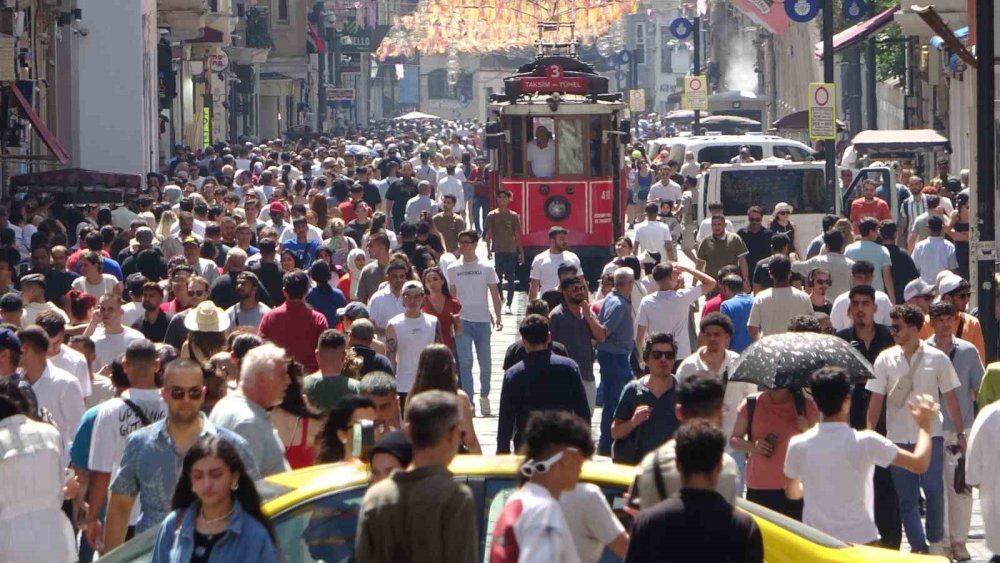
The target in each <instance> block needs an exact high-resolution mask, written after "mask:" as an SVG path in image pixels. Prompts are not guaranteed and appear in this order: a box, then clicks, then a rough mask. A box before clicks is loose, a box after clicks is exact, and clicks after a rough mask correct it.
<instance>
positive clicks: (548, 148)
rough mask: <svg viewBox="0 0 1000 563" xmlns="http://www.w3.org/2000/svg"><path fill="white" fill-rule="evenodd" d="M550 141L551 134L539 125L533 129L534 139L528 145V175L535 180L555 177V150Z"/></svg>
mask: <svg viewBox="0 0 1000 563" xmlns="http://www.w3.org/2000/svg"><path fill="white" fill-rule="evenodd" d="M551 140H552V133H550V132H549V130H548V129H546V128H545V126H544V125H539V126H538V127H536V128H535V139H534V140H533V141H532V142H530V143H528V173H529V174H530V175H531V176H534V177H535V178H548V177H550V176H555V175H556V148H555V146H553V145H552V143H551V142H550V141H551Z"/></svg>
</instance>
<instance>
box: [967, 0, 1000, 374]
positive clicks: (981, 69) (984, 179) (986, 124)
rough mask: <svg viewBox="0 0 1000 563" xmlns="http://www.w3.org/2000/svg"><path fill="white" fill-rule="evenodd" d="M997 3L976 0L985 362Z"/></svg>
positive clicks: (990, 356)
mask: <svg viewBox="0 0 1000 563" xmlns="http://www.w3.org/2000/svg"><path fill="white" fill-rule="evenodd" d="M993 2H994V0H976V60H977V65H976V121H975V123H976V182H975V184H976V186H975V189H976V191H975V197H973V198H972V201H971V209H970V211H971V212H972V216H973V217H974V218H975V220H974V221H973V222H972V225H971V227H972V233H971V234H972V248H971V250H972V253H971V259H972V264H971V265H970V266H971V267H974V268H976V272H977V274H978V280H977V283H976V286H975V287H974V288H973V290H974V291H976V297H977V300H976V303H977V305H978V306H979V322H980V324H981V325H982V327H983V341H984V342H985V343H986V360H987V361H989V362H993V361H996V360H997V345H998V341H997V324H996V323H997V319H996V309H995V304H996V289H995V287H994V285H995V282H994V279H993V277H994V274H995V272H996V246H995V244H996V223H995V221H996V215H995V204H996V191H995V187H994V186H995V185H996V141H995V137H994V134H995V130H996V118H995V117H994V99H995V98H996V83H995V81H994V76H993V74H994V68H995V67H994V60H993V59H994V56H995V53H994V52H993V49H994V44H993V42H994V33H995V32H994V30H993V17H994V10H995V7H994V5H993Z"/></svg>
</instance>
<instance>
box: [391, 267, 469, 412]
mask: <svg viewBox="0 0 1000 563" xmlns="http://www.w3.org/2000/svg"><path fill="white" fill-rule="evenodd" d="M401 295H402V299H403V307H404V310H403V312H402V313H400V314H398V315H395V316H394V317H392V318H391V319H389V322H388V323H386V326H385V352H386V354H385V355H386V356H387V357H388V358H389V361H390V362H391V363H392V369H393V371H394V372H395V374H396V391H397V392H398V393H399V403H400V404H401V405H405V404H406V394H407V393H409V392H410V388H411V387H413V382H414V380H415V379H416V377H417V364H418V361H419V360H420V353H421V352H422V351H423V350H424V348H426V347H428V346H430V345H431V344H434V343H435V342H439V341H440V340H441V336H440V329H439V328H438V322H437V319H436V318H435V317H433V316H431V315H428V314H427V313H424V312H423V311H421V308H422V307H423V305H424V286H423V284H421V283H420V282H418V281H408V282H406V283H404V284H403V288H402V291H401ZM466 393H468V391H466ZM470 399H471V397H470Z"/></svg>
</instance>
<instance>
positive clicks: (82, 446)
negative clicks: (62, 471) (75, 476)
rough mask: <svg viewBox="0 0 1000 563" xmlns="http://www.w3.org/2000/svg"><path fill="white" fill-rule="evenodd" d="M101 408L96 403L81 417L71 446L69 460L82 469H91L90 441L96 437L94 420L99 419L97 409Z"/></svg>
mask: <svg viewBox="0 0 1000 563" xmlns="http://www.w3.org/2000/svg"><path fill="white" fill-rule="evenodd" d="M99 410H101V405H96V406H93V407H90V408H89V409H87V412H85V413H83V418H81V419H80V425H79V426H77V427H76V434H75V435H74V436H73V444H72V445H71V446H70V447H69V461H70V463H72V464H73V465H75V466H77V467H79V468H80V469H90V466H89V465H88V464H89V463H90V441H91V439H92V438H93V437H94V421H95V420H97V411H99Z"/></svg>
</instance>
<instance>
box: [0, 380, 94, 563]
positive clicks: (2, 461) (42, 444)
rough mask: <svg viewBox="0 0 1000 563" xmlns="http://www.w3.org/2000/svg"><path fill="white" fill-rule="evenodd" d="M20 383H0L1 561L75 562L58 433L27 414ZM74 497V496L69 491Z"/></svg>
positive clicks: (60, 440)
mask: <svg viewBox="0 0 1000 563" xmlns="http://www.w3.org/2000/svg"><path fill="white" fill-rule="evenodd" d="M25 412H27V401H26V400H25V397H24V395H23V394H22V392H21V391H20V390H19V389H18V387H17V383H16V382H14V381H12V380H11V379H9V378H4V380H3V381H0V561H24V562H33V561H38V562H46V563H48V562H52V563H61V562H70V561H76V559H77V557H76V555H77V554H76V542H75V540H74V535H73V527H72V525H70V522H69V519H68V518H66V514H64V513H63V511H62V504H63V499H64V498H65V497H66V494H67V492H68V491H67V489H68V488H70V489H73V490H72V494H75V493H76V490H75V489H78V488H79V486H78V484H76V483H75V478H74V480H73V486H72V487H67V480H66V475H65V473H64V471H63V468H64V467H65V466H66V463H65V460H64V459H63V446H62V439H61V438H60V436H59V431H58V430H56V429H55V427H54V426H51V425H49V424H45V423H41V422H36V421H34V420H31V419H29V418H28V417H27V416H25V414H24V413H25ZM71 496H72V495H71Z"/></svg>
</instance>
